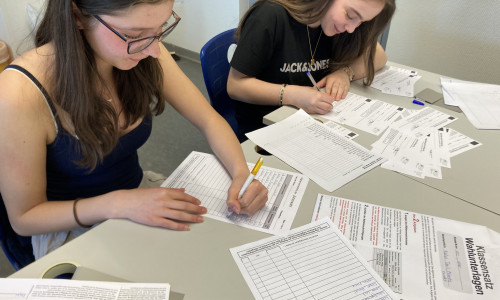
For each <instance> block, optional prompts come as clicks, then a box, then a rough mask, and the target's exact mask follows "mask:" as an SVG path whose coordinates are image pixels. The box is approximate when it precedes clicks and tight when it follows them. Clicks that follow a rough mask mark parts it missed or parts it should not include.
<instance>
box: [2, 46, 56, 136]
mask: <svg viewBox="0 0 500 300" xmlns="http://www.w3.org/2000/svg"><path fill="white" fill-rule="evenodd" d="M48 53H49V51H48V49H47V47H45V48H43V47H42V48H37V49H33V50H30V51H27V52H26V53H24V54H23V55H21V56H20V57H18V58H16V59H15V60H14V61H13V62H12V63H11V64H12V65H17V66H20V67H22V68H24V69H25V70H27V71H28V72H29V73H31V74H32V75H33V76H34V77H35V78H36V79H37V80H38V81H39V82H40V83H41V84H42V86H44V87H45V88H46V89H48V90H50V86H48V76H47V71H46V70H47V69H48V67H49V66H50V63H51V61H52V59H51V55H49V54H48ZM14 116H15V117H14ZM31 118H34V119H31ZM0 119H3V120H4V121H7V120H8V122H9V123H10V125H15V126H18V125H29V123H31V122H35V121H34V120H36V122H38V126H40V125H45V124H46V125H47V126H42V127H43V128H50V127H49V126H53V125H51V124H52V123H53V122H52V115H51V112H50V110H49V108H48V106H47V104H46V101H45V98H44V97H43V95H42V94H41V92H40V90H39V89H38V87H37V86H36V85H35V84H34V83H33V82H32V81H31V80H30V79H29V78H28V77H27V76H26V75H25V74H23V73H21V72H19V71H17V70H14V69H6V70H4V71H2V72H1V73H0ZM30 120H33V121H30ZM40 121H41V123H40ZM17 122H21V123H22V124H14V123H17ZM26 123H28V124H26ZM31 125H36V124H31Z"/></svg>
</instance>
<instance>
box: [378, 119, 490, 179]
mask: <svg viewBox="0 0 500 300" xmlns="http://www.w3.org/2000/svg"><path fill="white" fill-rule="evenodd" d="M481 145H482V144H481V143H480V142H478V141H476V140H473V139H471V138H469V137H467V136H465V135H463V134H461V133H459V132H458V131H456V130H453V129H451V128H439V129H437V130H433V131H430V132H429V133H428V134H427V135H425V136H419V137H416V136H415V135H414V134H413V133H411V132H409V131H405V130H400V129H396V128H392V127H390V128H389V129H388V130H387V131H386V132H384V134H383V135H382V136H381V137H380V139H378V140H377V141H376V142H375V143H373V144H372V149H371V151H372V152H374V153H377V154H378V155H380V156H382V157H384V158H385V159H387V161H386V162H385V163H383V164H382V165H381V167H382V168H385V169H389V170H393V171H396V172H399V173H403V174H407V175H411V176H415V177H419V178H425V177H431V178H436V179H442V172H441V167H445V168H451V158H452V157H453V156H456V155H458V154H460V153H463V152H465V151H468V150H472V149H475V148H476V147H478V146H481Z"/></svg>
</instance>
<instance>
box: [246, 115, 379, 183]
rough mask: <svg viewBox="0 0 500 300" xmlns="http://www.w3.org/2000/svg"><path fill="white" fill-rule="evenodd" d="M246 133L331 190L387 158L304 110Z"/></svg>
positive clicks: (251, 138) (261, 145) (258, 143)
mask: <svg viewBox="0 0 500 300" xmlns="http://www.w3.org/2000/svg"><path fill="white" fill-rule="evenodd" d="M246 135H247V137H248V138H249V139H250V140H252V141H253V142H254V143H256V144H257V145H259V146H260V147H262V148H264V149H265V150H266V151H268V152H269V153H272V154H273V155H274V156H276V157H278V158H279V159H281V160H283V161H284V162H285V163H287V164H288V165H290V166H291V167H293V168H295V169H297V170H298V171H300V172H302V173H303V174H304V175H306V176H308V177H309V178H310V179H312V180H313V181H315V182H316V183H317V184H319V185H320V186H321V187H323V188H324V189H326V190H327V191H330V192H332V191H334V190H335V189H338V188H339V187H341V186H343V185H344V184H346V183H348V182H349V181H351V180H353V179H355V178H357V177H358V176H361V175H362V174H364V173H365V172H368V171H369V170H371V169H373V168H375V167H376V166H378V165H379V164H381V163H382V162H383V161H384V159H383V158H382V157H380V156H378V155H375V154H373V153H372V152H370V151H369V150H367V149H365V148H363V147H362V146H360V145H359V144H356V143H355V142H354V141H352V140H348V139H346V138H344V137H342V136H340V135H338V134H336V133H335V132H334V131H333V130H332V129H331V128H329V127H328V126H326V125H325V124H323V123H320V122H318V121H316V120H315V119H313V118H312V117H311V116H309V115H308V114H307V113H306V112H304V111H303V110H299V111H297V112H296V113H295V114H293V115H291V116H290V117H288V118H286V119H285V120H282V121H280V122H278V123H275V124H272V125H270V126H267V127H264V128H261V129H259V130H255V131H252V132H249V133H247V134H246Z"/></svg>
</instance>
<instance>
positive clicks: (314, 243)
mask: <svg viewBox="0 0 500 300" xmlns="http://www.w3.org/2000/svg"><path fill="white" fill-rule="evenodd" d="M230 251H231V254H232V255H233V258H234V260H235V261H236V264H237V265H238V268H239V269H240V271H241V273H242V274H243V277H244V278H245V280H246V282H247V284H248V286H249V287H250V290H251V291H252V293H253V295H254V297H255V299H263V300H267V299H373V300H375V299H398V298H397V297H396V296H395V295H394V294H393V293H392V291H391V290H390V288H389V287H388V286H387V285H386V284H385V283H384V282H383V281H382V279H381V278H380V277H378V276H377V275H376V274H375V272H374V271H373V270H372V269H371V268H370V267H369V266H368V264H367V263H366V262H365V261H364V260H363V259H362V258H361V256H360V255H359V253H358V252H357V251H356V250H355V249H354V248H353V247H352V246H351V244H350V243H349V241H348V240H347V239H346V238H345V237H344V236H343V235H342V233H340V231H339V230H338V229H337V228H336V226H335V225H333V223H332V222H331V220H329V219H323V220H320V221H317V222H314V223H311V224H307V225H305V226H301V227H298V228H295V229H293V230H291V231H290V232H289V234H288V235H287V236H285V237H276V236H274V237H269V238H266V239H263V240H260V241H257V242H253V243H249V244H246V245H243V246H239V247H235V248H231V249H230Z"/></svg>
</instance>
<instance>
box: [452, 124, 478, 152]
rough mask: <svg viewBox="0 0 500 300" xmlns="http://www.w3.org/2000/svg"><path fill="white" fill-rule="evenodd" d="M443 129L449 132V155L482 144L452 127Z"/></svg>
mask: <svg viewBox="0 0 500 300" xmlns="http://www.w3.org/2000/svg"><path fill="white" fill-rule="evenodd" d="M445 129H446V131H447V132H448V133H449V141H448V149H449V152H450V156H451V157H454V156H456V155H458V154H461V153H464V152H466V151H469V150H472V149H475V148H476V147H479V146H481V145H482V143H481V142H479V141H476V140H474V139H472V138H470V137H468V136H465V135H463V134H461V133H460V132H458V131H456V130H454V129H451V128H445Z"/></svg>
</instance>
